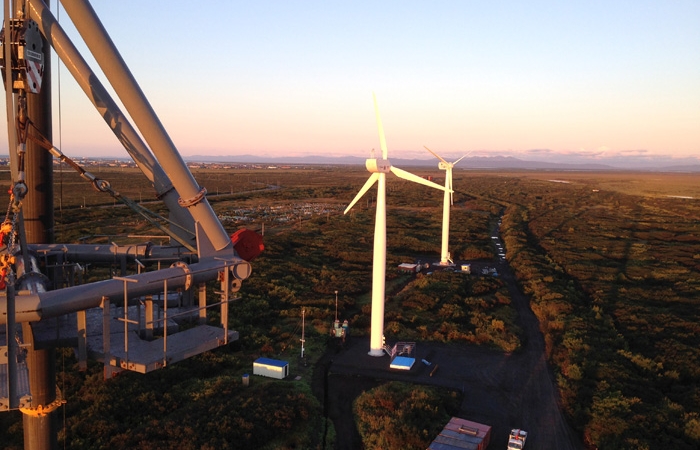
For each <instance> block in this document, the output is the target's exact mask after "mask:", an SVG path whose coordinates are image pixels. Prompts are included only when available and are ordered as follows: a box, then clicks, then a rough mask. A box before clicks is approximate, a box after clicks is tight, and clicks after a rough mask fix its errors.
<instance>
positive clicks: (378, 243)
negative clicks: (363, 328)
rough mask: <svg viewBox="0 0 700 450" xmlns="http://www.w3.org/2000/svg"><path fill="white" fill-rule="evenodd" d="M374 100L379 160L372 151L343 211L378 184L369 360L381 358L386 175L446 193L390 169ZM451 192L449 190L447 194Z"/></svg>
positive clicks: (393, 168)
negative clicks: (366, 174) (362, 177)
mask: <svg viewBox="0 0 700 450" xmlns="http://www.w3.org/2000/svg"><path fill="white" fill-rule="evenodd" d="M372 98H373V99H374V113H375V115H376V116H377V128H378V129H379V143H380V145H381V147H382V157H381V159H379V158H376V157H375V155H374V150H372V154H371V155H370V158H369V159H367V160H366V161H365V167H367V170H368V171H369V172H370V173H371V174H372V175H370V177H369V179H367V181H366V182H365V184H364V186H362V189H360V192H358V193H357V195H356V196H355V198H354V199H353V200H352V202H350V204H349V205H348V207H347V208H346V209H345V213H344V214H347V212H348V211H350V209H351V208H352V207H353V206H354V205H355V203H357V201H358V200H359V199H360V198H362V196H363V195H365V193H366V192H367V191H368V190H369V189H370V188H371V187H372V186H373V185H374V183H375V182H376V183H377V212H376V216H375V221H374V256H373V261H372V319H371V331H370V342H369V348H370V350H369V354H370V355H371V356H382V355H383V354H384V342H383V337H384V295H385V287H386V174H387V173H389V172H392V173H393V174H394V175H396V176H397V177H399V178H403V179H404V180H409V181H413V182H414V183H420V184H423V185H426V186H430V187H432V188H435V189H440V190H443V191H444V190H446V188H444V187H442V186H440V185H439V184H436V183H432V182H430V181H428V180H425V179H423V178H421V177H419V176H417V175H413V174H412V173H410V172H406V171H405V170H401V169H399V168H398V167H393V166H392V165H391V163H390V162H389V157H388V152H387V148H386V139H385V138H384V128H383V127H382V119H381V118H380V117H379V108H378V107H377V97H376V96H375V95H374V93H372ZM450 192H451V190H450Z"/></svg>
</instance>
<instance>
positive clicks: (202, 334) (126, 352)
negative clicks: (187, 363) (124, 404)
mask: <svg viewBox="0 0 700 450" xmlns="http://www.w3.org/2000/svg"><path fill="white" fill-rule="evenodd" d="M154 308H155V310H156V311H154V317H153V318H154V320H155V323H154V324H153V327H152V330H151V331H152V333H151V334H153V335H157V336H159V337H157V338H155V339H154V338H152V337H151V338H148V339H145V338H143V337H144V334H145V332H146V331H147V330H146V322H147V320H146V318H145V316H144V314H145V312H144V308H137V307H134V306H131V307H129V308H128V310H127V317H126V320H127V321H125V317H124V309H123V308H120V307H117V308H113V309H112V314H110V319H109V325H108V327H109V330H108V333H109V343H108V346H107V348H105V342H104V339H103V336H104V333H105V329H104V325H105V324H104V321H103V319H104V318H103V315H102V314H103V312H102V309H100V308H96V309H94V310H89V311H87V330H86V331H87V333H86V334H87V339H86V347H87V357H88V358H91V359H95V360H97V361H100V362H102V363H103V364H105V367H107V366H109V367H112V368H116V369H117V370H116V371H119V370H130V371H134V372H139V373H148V372H151V371H153V370H157V369H161V368H163V367H165V366H166V365H168V364H172V363H175V362H178V361H182V360H184V359H187V358H190V357H192V356H195V355H198V354H200V353H203V352H206V351H209V350H212V349H215V348H217V347H220V346H222V345H225V344H227V343H228V342H231V341H235V340H238V332H237V331H233V330H228V336H226V335H225V334H224V333H225V332H224V329H223V327H215V326H211V325H203V324H200V325H196V326H194V327H192V328H189V329H186V330H183V331H180V326H179V325H178V323H177V322H175V321H174V320H173V319H172V318H170V317H171V316H178V317H180V318H184V317H186V316H189V317H190V319H194V318H196V317H197V310H196V309H191V308H170V309H168V314H169V315H168V319H167V320H165V318H164V317H165V313H164V312H163V311H161V310H160V308H158V307H157V306H156V305H154ZM125 323H126V325H127V326H126V327H125V326H124V325H125ZM163 324H167V326H165V327H164V326H163ZM125 329H126V330H127V331H126V336H125ZM105 354H107V355H108V356H107V357H105Z"/></svg>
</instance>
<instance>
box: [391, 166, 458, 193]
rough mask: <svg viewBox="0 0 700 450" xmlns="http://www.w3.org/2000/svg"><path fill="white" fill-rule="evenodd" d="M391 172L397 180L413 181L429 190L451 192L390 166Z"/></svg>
mask: <svg viewBox="0 0 700 450" xmlns="http://www.w3.org/2000/svg"><path fill="white" fill-rule="evenodd" d="M391 171H392V172H393V173H394V175H396V176H397V177H399V178H403V179H404V180H408V181H413V182H414V183H420V184H422V185H425V186H428V187H431V188H435V189H440V190H441V191H448V192H452V190H451V189H446V188H445V186H440V185H439V184H437V183H433V182H432V181H428V180H426V179H425V178H421V177H419V176H418V175H413V174H412V173H411V172H406V171H405V170H403V169H399V168H398V167H394V166H391Z"/></svg>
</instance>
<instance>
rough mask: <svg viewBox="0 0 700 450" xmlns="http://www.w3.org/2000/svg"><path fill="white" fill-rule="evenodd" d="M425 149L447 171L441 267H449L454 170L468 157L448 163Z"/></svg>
mask: <svg viewBox="0 0 700 450" xmlns="http://www.w3.org/2000/svg"><path fill="white" fill-rule="evenodd" d="M423 147H424V148H425V149H426V150H428V151H429V152H430V153H432V154H433V156H435V157H436V158H437V159H439V160H440V162H439V163H438V168H439V169H440V170H444V171H445V197H444V199H443V202H442V248H441V251H440V265H441V266H449V265H452V264H454V263H453V261H452V259H451V258H450V252H449V251H448V249H447V246H448V243H449V241H450V206H451V205H452V195H453V192H454V190H453V189H452V168H453V167H454V166H455V165H457V163H458V162H460V161H461V160H463V159H464V158H465V157H466V156H467V155H464V156H462V157H461V158H459V159H458V160H457V161H455V162H447V161H445V160H444V159H443V158H442V156H440V155H438V154H437V153H435V152H434V151H432V150H430V149H429V148H428V147H425V146H423Z"/></svg>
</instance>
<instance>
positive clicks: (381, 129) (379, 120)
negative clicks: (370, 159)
mask: <svg viewBox="0 0 700 450" xmlns="http://www.w3.org/2000/svg"><path fill="white" fill-rule="evenodd" d="M372 98H373V99H374V114H375V115H376V116H377V128H378V129H379V144H380V145H381V146H382V159H389V152H388V151H387V149H386V138H385V137H384V127H383V126H382V118H381V117H380V116H379V107H378V106H377V96H376V95H374V92H372Z"/></svg>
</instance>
